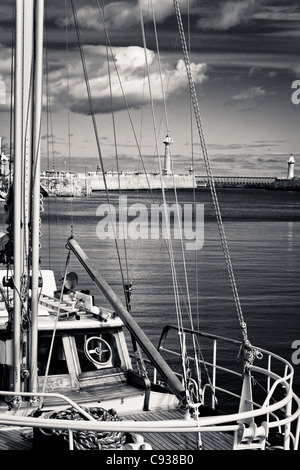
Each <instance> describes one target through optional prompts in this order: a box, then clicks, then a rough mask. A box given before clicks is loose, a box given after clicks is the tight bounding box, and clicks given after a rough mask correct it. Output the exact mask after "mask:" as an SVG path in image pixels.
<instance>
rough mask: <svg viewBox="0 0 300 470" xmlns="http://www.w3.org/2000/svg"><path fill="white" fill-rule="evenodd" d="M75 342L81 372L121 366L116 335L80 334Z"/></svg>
mask: <svg viewBox="0 0 300 470" xmlns="http://www.w3.org/2000/svg"><path fill="white" fill-rule="evenodd" d="M75 342H76V349H77V354H78V359H79V365H80V369H81V372H89V371H93V370H96V369H103V368H105V367H120V365H121V361H120V358H119V356H118V353H117V348H116V341H115V337H114V335H112V334H111V333H106V332H105V333H89V334H78V335H75Z"/></svg>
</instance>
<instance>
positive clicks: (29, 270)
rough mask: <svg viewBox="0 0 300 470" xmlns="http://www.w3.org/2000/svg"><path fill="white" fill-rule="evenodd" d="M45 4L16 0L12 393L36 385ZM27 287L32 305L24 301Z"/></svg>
mask: <svg viewBox="0 0 300 470" xmlns="http://www.w3.org/2000/svg"><path fill="white" fill-rule="evenodd" d="M43 2H44V0H26V5H25V2H24V1H23V0H16V52H15V111H14V133H15V134H14V183H13V184H14V195H13V200H14V271H13V280H14V282H13V290H14V308H13V358H14V359H13V389H14V391H16V392H18V391H21V390H24V389H25V388H28V378H29V383H30V388H33V391H34V390H36V386H35V384H36V383H37V372H36V367H37V365H36V360H37V298H38V293H37V286H38V273H39V254H38V252H39V240H38V236H39V235H38V234H39V204H40V201H39V199H40V165H39V158H40V144H39V141H40V121H41V109H42V108H41V101H42V96H41V95H42V91H41V90H42V47H43V36H42V27H43V12H44V10H43ZM35 12H36V14H35ZM29 288H30V289H31V291H32V293H33V298H32V302H31V301H30V300H29V299H28V290H29ZM32 312H33V315H32ZM29 326H30V328H31V327H32V328H31V330H29ZM29 362H30V364H29Z"/></svg>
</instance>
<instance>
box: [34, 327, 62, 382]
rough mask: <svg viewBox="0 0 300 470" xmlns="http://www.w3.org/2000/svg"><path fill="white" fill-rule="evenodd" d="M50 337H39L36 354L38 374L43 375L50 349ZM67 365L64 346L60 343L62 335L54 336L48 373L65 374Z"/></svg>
mask: <svg viewBox="0 0 300 470" xmlns="http://www.w3.org/2000/svg"><path fill="white" fill-rule="evenodd" d="M51 340H52V338H51V337H47V336H44V337H40V338H39V354H38V375H45V373H46V367H47V362H48V357H49V354H50V349H51ZM67 373H68V367H67V362H66V357H65V353H64V348H63V344H62V337H61V336H56V337H55V339H54V343H53V350H52V354H51V360H50V366H49V372H48V374H49V375H56V374H67Z"/></svg>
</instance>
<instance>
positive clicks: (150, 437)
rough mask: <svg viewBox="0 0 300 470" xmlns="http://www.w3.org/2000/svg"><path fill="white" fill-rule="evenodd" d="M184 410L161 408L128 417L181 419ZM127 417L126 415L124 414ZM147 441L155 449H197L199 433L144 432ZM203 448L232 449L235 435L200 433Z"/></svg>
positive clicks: (142, 419) (140, 419)
mask: <svg viewBox="0 0 300 470" xmlns="http://www.w3.org/2000/svg"><path fill="white" fill-rule="evenodd" d="M182 417H183V411H182V410H180V409H176V410H174V409H173V410H159V411H144V412H142V413H137V414H132V415H130V416H128V417H127V418H128V419H134V420H136V421H150V420H157V421H158V420H163V419H181V418H182ZM124 418H126V416H124ZM142 435H143V437H144V440H145V442H148V443H149V444H150V445H151V446H152V448H153V450H197V449H198V445H197V441H198V433H168V434H167V433H142ZM200 438H201V441H202V450H232V446H233V436H232V435H230V434H227V433H223V432H213V433H211V432H202V433H200Z"/></svg>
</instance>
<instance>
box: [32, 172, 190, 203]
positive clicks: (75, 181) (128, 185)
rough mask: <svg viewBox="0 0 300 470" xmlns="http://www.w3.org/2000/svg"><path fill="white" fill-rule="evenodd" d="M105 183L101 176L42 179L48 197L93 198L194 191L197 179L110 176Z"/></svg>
mask: <svg viewBox="0 0 300 470" xmlns="http://www.w3.org/2000/svg"><path fill="white" fill-rule="evenodd" d="M105 181H106V184H105V182H104V178H103V176H102V175H98V174H90V173H87V174H64V173H61V174H55V175H53V176H52V175H49V176H41V188H42V191H43V192H44V194H45V195H46V196H75V197H77V196H90V195H91V193H92V192H93V191H105V189H106V187H107V189H108V190H109V191H118V190H119V189H121V190H123V191H125V190H126V191H128V190H136V189H150V188H151V189H161V187H162V181H163V186H164V188H165V189H173V188H174V187H176V188H177V189H193V188H195V187H196V180H195V177H194V176H193V175H164V176H163V177H162V178H161V177H160V175H158V174H144V173H141V174H120V175H117V174H115V175H114V174H107V175H105Z"/></svg>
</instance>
